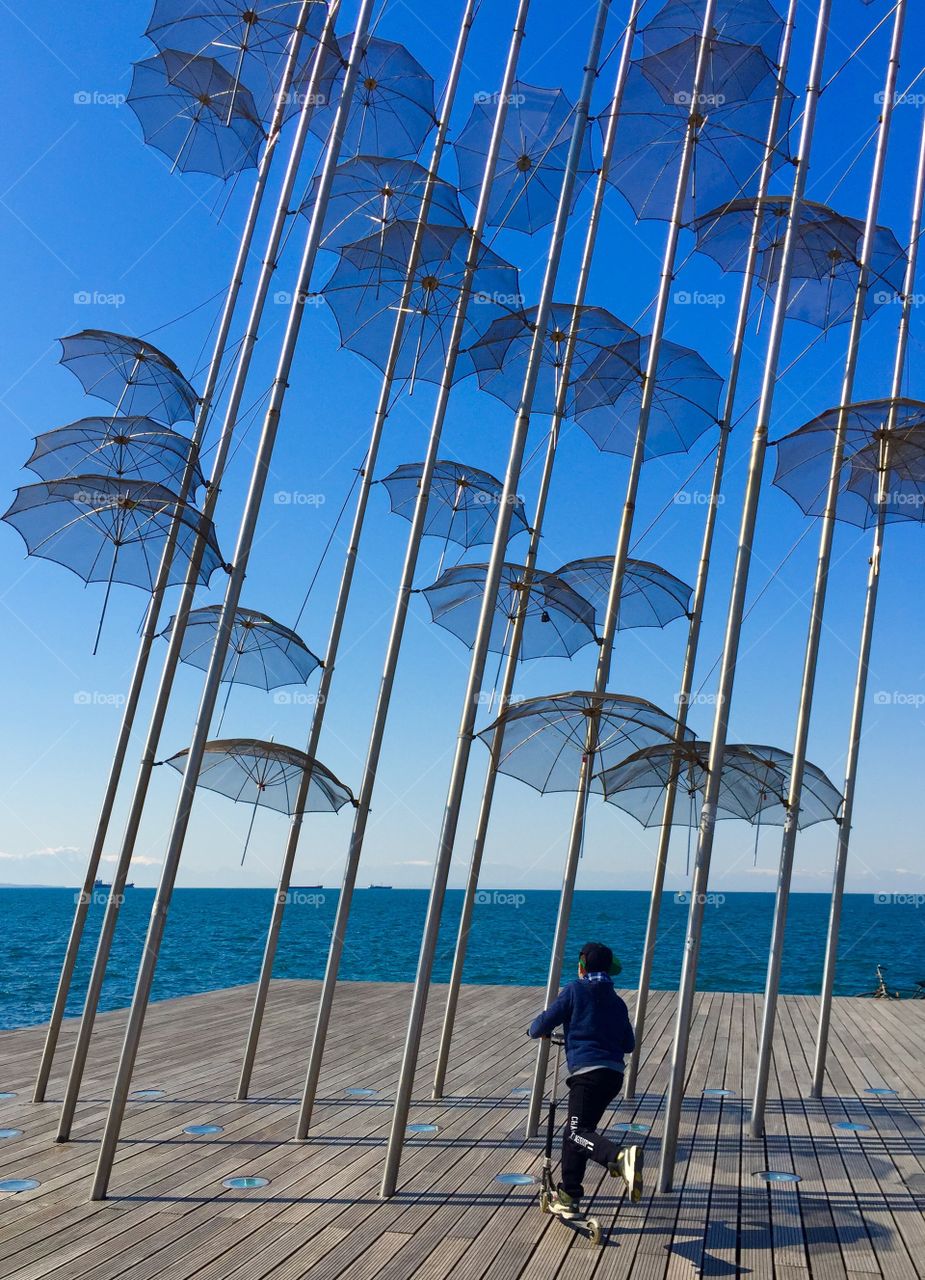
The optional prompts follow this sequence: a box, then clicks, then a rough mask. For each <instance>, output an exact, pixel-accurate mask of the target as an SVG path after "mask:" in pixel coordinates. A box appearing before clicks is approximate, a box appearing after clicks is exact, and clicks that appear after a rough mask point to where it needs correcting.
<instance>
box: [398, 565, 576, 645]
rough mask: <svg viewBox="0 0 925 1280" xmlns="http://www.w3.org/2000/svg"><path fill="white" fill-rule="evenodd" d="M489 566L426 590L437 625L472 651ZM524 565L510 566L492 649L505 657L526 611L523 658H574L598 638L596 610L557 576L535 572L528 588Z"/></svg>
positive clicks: (463, 570)
mask: <svg viewBox="0 0 925 1280" xmlns="http://www.w3.org/2000/svg"><path fill="white" fill-rule="evenodd" d="M487 573H488V565H487V564H461V565H456V566H454V567H453V568H450V569H447V570H445V571H444V572H443V573H442V574H441V575H440V577H439V578H438V579H437V581H436V582H435V583H433V584H432V585H431V586H429V587H425V588H424V590H423V592H422V595H423V596H424V599H425V600H426V601H427V605H428V608H429V609H430V613H431V617H432V618H433V620H434V622H436V623H438V624H439V625H440V626H441V627H445V628H446V629H447V631H452V633H453V634H454V635H455V636H458V637H459V639H460V640H462V642H463V644H465V645H468V647H469V648H470V649H471V648H472V645H473V643H474V641H475V633H476V630H477V628H478V623H479V617H480V614H481V611H482V602H483V600H484V598H485V579H486V576H487ZM527 582H528V577H527V570H526V569H525V568H524V566H523V565H521V564H505V565H504V566H503V567H502V570H501V584H500V587H499V590H498V597H497V600H496V602H495V608H494V618H493V622H492V629H491V638H490V640H489V645H488V647H489V649H490V650H491V651H492V652H494V653H504V652H505V650H506V647H507V642H508V640H509V638H510V633H511V628H512V627H513V625H514V619H515V618H516V617H517V615H518V613H519V611H520V610H521V609H523V611H524V624H523V626H524V629H523V640H522V643H521V649H520V658H521V659H522V660H527V659H530V658H554V657H555V658H570V657H571V656H572V655H573V654H575V653H577V652H578V650H579V649H582V648H584V646H585V645H587V644H591V643H592V641H593V640H594V638H595V630H594V609H593V608H592V607H591V605H589V604H588V602H587V601H586V600H585V599H583V598H582V596H581V595H579V594H578V592H576V591H574V590H573V589H572V588H571V587H570V586H569V585H568V584H567V583H566V582H564V581H563V580H562V579H561V578H559V577H557V576H556V574H554V573H543V572H541V571H540V570H534V571H533V574H532V575H531V576H530V581H529V586H528V585H527Z"/></svg>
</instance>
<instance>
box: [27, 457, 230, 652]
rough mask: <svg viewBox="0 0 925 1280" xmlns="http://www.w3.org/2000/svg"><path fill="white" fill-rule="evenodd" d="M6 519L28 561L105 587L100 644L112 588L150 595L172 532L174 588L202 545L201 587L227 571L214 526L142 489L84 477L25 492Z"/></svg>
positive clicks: (159, 490) (167, 493) (150, 488)
mask: <svg viewBox="0 0 925 1280" xmlns="http://www.w3.org/2000/svg"><path fill="white" fill-rule="evenodd" d="M2 518H3V519H4V520H5V521H6V522H7V524H11V525H12V526H13V528H14V529H16V530H17V532H18V533H19V534H20V535H21V537H22V539H23V541H24V542H25V544H26V549H27V552H28V554H29V555H30V556H39V557H41V558H42V559H43V560H54V561H55V562H56V563H57V564H61V565H64V567H65V568H66V569H70V570H71V571H72V572H73V573H76V574H77V575H78V577H81V578H83V580H84V582H105V583H106V595H105V598H104V600H103V608H102V613H101V616H100V627H99V630H98V631H97V637H96V638H97V643H99V634H100V630H102V626H103V618H104V617H105V614H106V605H107V604H108V601H109V592H110V589H111V587H112V584H113V583H114V582H122V583H128V584H130V585H131V586H135V587H142V588H143V589H144V590H146V591H151V590H152V589H153V587H154V581H155V578H156V577H157V571H158V567H159V565H160V562H161V556H162V553H163V550H164V545H165V543H166V541H167V539H168V537H170V536H171V531H172V529H173V528H174V525H175V526H176V549H175V551H174V555H173V560H172V563H171V571H170V582H171V583H178V582H185V581H186V579H187V578H188V576H189V572H190V561H191V558H192V556H193V552H194V549H197V541H198V540H199V539H201V540H202V545H203V551H202V559H201V563H200V565H199V569H198V572H197V574H196V580H197V582H200V583H201V584H202V585H203V586H205V585H207V584H208V581H209V578H210V577H211V576H212V574H213V573H214V572H215V570H216V569H217V568H219V566H220V565H222V564H223V560H222V556H221V553H220V551H219V549H218V542H217V541H216V537H215V530H214V528H213V526H212V523H211V521H208V520H206V519H205V517H204V516H203V515H202V513H201V512H199V511H197V510H196V508H195V507H193V506H190V505H188V504H186V503H183V502H181V501H180V500H179V498H178V497H177V496H176V494H175V493H173V492H172V491H171V490H170V489H167V488H165V487H164V486H163V485H158V484H150V483H146V482H144V481H139V480H121V479H119V478H118V477H114V476H96V475H83V476H72V477H68V478H67V479H64V480H48V481H44V482H43V483H41V484H29V485H23V486H22V487H21V488H19V489H17V490H16V497H15V498H14V499H13V502H12V504H11V506H10V507H9V508H8V509H7V510H6V512H5V513H4V515H3V517H2ZM94 651H95V650H94Z"/></svg>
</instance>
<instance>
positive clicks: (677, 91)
mask: <svg viewBox="0 0 925 1280" xmlns="http://www.w3.org/2000/svg"><path fill="white" fill-rule="evenodd" d="M699 49H700V35H699V32H698V34H697V35H690V36H688V37H687V38H686V39H684V40H681V41H680V42H679V43H678V44H676V45H671V46H670V47H668V48H666V49H659V50H658V52H657V53H649V54H646V55H645V56H644V57H642V58H640V59H639V68H640V70H641V71H642V73H643V75H644V76H645V77H646V79H647V80H648V81H649V83H650V84H651V85H653V86H654V87H655V89H656V90H657V91H658V93H659V96H660V97H661V99H662V101H663V102H667V103H673V104H678V105H683V106H688V107H689V106H690V85H691V84H692V83H693V79H694V72H695V70H696V66H697V55H698V52H699ZM772 69H773V63H772V61H771V59H770V58H768V57H766V56H765V55H764V53H763V52H762V51H761V49H759V48H756V47H755V46H753V45H750V44H741V43H738V42H736V41H733V40H718V39H715V38H714V39H713V40H711V41H710V42H709V45H708V48H707V62H706V70H705V74H704V80H703V88H702V90H701V105H702V106H703V108H704V111H705V112H706V111H708V110H712V109H713V108H715V107H718V106H723V105H725V104H726V103H743V102H747V101H748V100H749V99H750V98H751V97H752V96H753V95H754V93H755V91H756V89H757V88H758V86H759V85H761V84H762V82H763V81H764V80H765V79H766V78H767V77H768V75H769V74H770V72H771V70H772Z"/></svg>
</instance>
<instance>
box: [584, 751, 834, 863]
mask: <svg viewBox="0 0 925 1280" xmlns="http://www.w3.org/2000/svg"><path fill="white" fill-rule="evenodd" d="M709 756H710V744H709V742H699V741H698V742H683V743H680V744H675V743H669V744H667V745H664V744H660V745H658V746H654V747H647V748H645V749H644V750H642V751H638V752H637V753H636V754H635V755H632V756H629V757H628V758H627V759H626V760H624V761H622V763H620V764H617V765H613V766H612V767H611V768H609V769H607V770H606V771H605V772H604V774H603V775H602V777H601V785H602V787H603V791H604V799H605V800H608V801H609V802H610V803H611V804H614V805H617V806H618V807H619V808H621V809H624V810H625V811H626V812H627V813H629V814H632V816H633V817H634V818H635V819H636V820H637V821H638V822H641V823H642V825H643V826H644V827H659V826H661V824H662V821H663V819H664V808H665V791H666V789H667V788H668V786H669V785H671V783H672V780H673V777H674V773H675V770H677V772H678V776H679V781H678V786H679V788H680V789H681V790H682V791H686V793H687V795H688V797H689V799H690V814H689V815H688V816H682V815H681V814H680V813H679V812H678V810H677V809H676V810H675V813H674V821H675V823H677V824H682V825H684V824H686V825H687V827H688V831H689V832H693V831H694V830H695V829H696V827H697V825H698V823H699V821H700V812H699V809H700V802H701V800H702V797H703V790H704V787H705V786H706V780H707V774H708V772H709V769H708V760H709ZM792 761H793V757H792V756H791V754H790V752H789V751H782V750H781V749H780V748H778V747H765V746H753V745H752V744H744V745H738V744H737V745H734V746H727V748H726V756H725V759H724V761H723V772H722V779H721V782H720V791H719V799H718V801H717V807H716V816H717V818H742V819H744V820H745V821H746V822H750V823H751V824H752V825H753V826H754V827H755V860H756V861H757V853H758V836H759V833H760V830H761V827H762V825H766V824H770V825H772V826H778V827H780V826H783V824H784V822H785V821H786V819H787V787H788V783H789V778H790V765H791V764H792ZM805 787H806V793H805V794H806V804H805V806H804V807H803V808H801V810H800V815H799V825H800V827H801V828H803V827H809V826H812V825H813V824H814V823H817V822H825V821H828V820H830V819H835V818H837V817H838V811H839V808H840V806H841V800H842V797H841V794H840V793H839V791H838V789H837V788H836V787H835V785H834V784H833V783H832V782H830V780H829V779H828V778H827V777H826V775H825V774H824V773H823V772H822V770H821V769H819V768H817V766H816V765H812V764H807V766H806V782H805ZM687 852H688V871H689V870H690V845H688V851H687Z"/></svg>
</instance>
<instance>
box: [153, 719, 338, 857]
mask: <svg viewBox="0 0 925 1280" xmlns="http://www.w3.org/2000/svg"><path fill="white" fill-rule="evenodd" d="M187 754H188V752H187V750H186V749H184V750H183V751H178V752H177V754H176V755H173V756H171V757H170V759H169V760H165V761H164V763H165V764H169V765H170V766H171V768H173V769H176V771H177V772H178V773H182V772H183V770H184V769H185V768H186V757H187ZM306 773H309V774H310V780H309V788H308V794H307V796H306V798H305V803H304V804H303V805H302V807H301V808H300V809H299V812H300V813H337V812H338V810H340V809H342V808H343V807H344V805H345V804H348V803H352V802H353V795H352V794H351V792H350V789H349V788H348V787H345V786H344V784H343V783H342V782H340V781H339V780H338V779H337V778H335V776H334V774H333V773H332V772H331V771H330V769H327V768H325V766H324V765H323V764H322V763H321V761H320V760H313V759H312V758H311V756H307V755H306V754H305V752H304V751H298V750H296V748H295V747H284V746H280V745H278V744H277V743H275V742H261V741H260V740H259V739H258V738H224V739H222V738H219V739H216V740H215V741H213V742H207V743H206V745H205V758H204V761H203V766H202V771H201V773H200V775H199V783H198V785H199V786H201V787H205V788H206V789H207V790H209V791H217V792H218V793H219V795H223V796H228V798H229V799H230V800H239V801H242V802H243V803H245V804H250V805H252V806H253V808H252V812H251V820H250V824H249V826H248V828H247V836H246V837H245V841H244V852H243V853H242V854H241V862H242V863H243V862H244V859H245V857H246V856H247V849H248V845H249V844H250V838H251V833H252V832H253V830H254V819H255V817H256V816H257V809H258V807H260V806H263V807H265V808H268V809H275V810H276V811H277V812H278V813H285V814H288V815H289V816H290V817H291V816H292V815H293V813H295V811H296V810H295V803H296V796H297V795H298V792H299V784H300V783H301V781H302V778H303V776H304V775H305V774H306Z"/></svg>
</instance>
